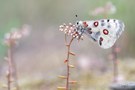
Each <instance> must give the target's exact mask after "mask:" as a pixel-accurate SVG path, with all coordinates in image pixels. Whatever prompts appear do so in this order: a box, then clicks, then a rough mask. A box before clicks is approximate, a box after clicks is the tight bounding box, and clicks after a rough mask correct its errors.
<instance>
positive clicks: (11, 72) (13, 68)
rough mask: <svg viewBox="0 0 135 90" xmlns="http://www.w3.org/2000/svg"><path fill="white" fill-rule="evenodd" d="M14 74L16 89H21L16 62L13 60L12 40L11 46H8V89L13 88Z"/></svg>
mask: <svg viewBox="0 0 135 90" xmlns="http://www.w3.org/2000/svg"><path fill="white" fill-rule="evenodd" d="M13 76H14V82H15V87H16V90H19V85H18V77H17V70H16V64H15V62H14V60H13V52H12V40H10V43H9V47H8V75H7V79H8V90H11V82H12V80H11V79H12V77H13Z"/></svg>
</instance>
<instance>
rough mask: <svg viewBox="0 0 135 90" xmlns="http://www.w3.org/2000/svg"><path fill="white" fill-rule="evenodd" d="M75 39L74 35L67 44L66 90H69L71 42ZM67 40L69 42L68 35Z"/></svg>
mask: <svg viewBox="0 0 135 90" xmlns="http://www.w3.org/2000/svg"><path fill="white" fill-rule="evenodd" d="M73 40H74V37H72V38H71V40H70V42H69V44H67V45H66V46H67V58H66V60H67V62H66V63H67V81H66V90H69V78H70V68H69V63H70V62H69V58H70V47H71V44H72V42H73ZM65 42H66V43H67V36H66V35H65Z"/></svg>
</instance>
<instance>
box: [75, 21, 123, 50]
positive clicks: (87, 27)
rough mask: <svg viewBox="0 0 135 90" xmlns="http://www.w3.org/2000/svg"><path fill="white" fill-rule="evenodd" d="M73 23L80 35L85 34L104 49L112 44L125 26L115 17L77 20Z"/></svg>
mask: <svg viewBox="0 0 135 90" xmlns="http://www.w3.org/2000/svg"><path fill="white" fill-rule="evenodd" d="M75 25H76V29H77V31H78V32H79V33H80V36H82V35H83V34H85V35H86V36H88V37H89V38H91V39H92V40H94V41H96V42H97V43H98V45H99V46H100V47H102V48H104V49H108V48H110V47H112V46H113V45H114V43H115V42H116V40H117V39H118V38H119V37H120V35H121V33H122V32H123V31H124V27H125V25H124V23H123V22H122V21H120V20H117V19H100V20H91V21H77V22H76V24H75Z"/></svg>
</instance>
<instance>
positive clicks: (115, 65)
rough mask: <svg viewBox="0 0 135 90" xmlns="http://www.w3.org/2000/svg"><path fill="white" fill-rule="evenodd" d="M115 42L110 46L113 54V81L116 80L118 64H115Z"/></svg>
mask: <svg viewBox="0 0 135 90" xmlns="http://www.w3.org/2000/svg"><path fill="white" fill-rule="evenodd" d="M115 49H116V44H114V46H113V47H112V54H113V65H114V66H113V75H114V82H117V80H116V78H117V76H118V65H117V62H118V60H117V52H116V51H115Z"/></svg>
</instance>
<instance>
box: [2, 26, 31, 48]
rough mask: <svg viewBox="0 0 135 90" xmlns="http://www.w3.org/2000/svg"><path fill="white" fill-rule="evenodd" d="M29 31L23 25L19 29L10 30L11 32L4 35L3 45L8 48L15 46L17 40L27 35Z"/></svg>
mask: <svg viewBox="0 0 135 90" xmlns="http://www.w3.org/2000/svg"><path fill="white" fill-rule="evenodd" d="M30 30H31V29H30V27H29V26H28V25H24V26H23V27H22V28H21V29H18V28H12V29H11V32H9V33H6V34H5V36H4V43H5V45H7V46H9V45H10V44H17V41H18V40H19V39H21V38H23V37H25V36H28V35H29V33H30Z"/></svg>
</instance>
